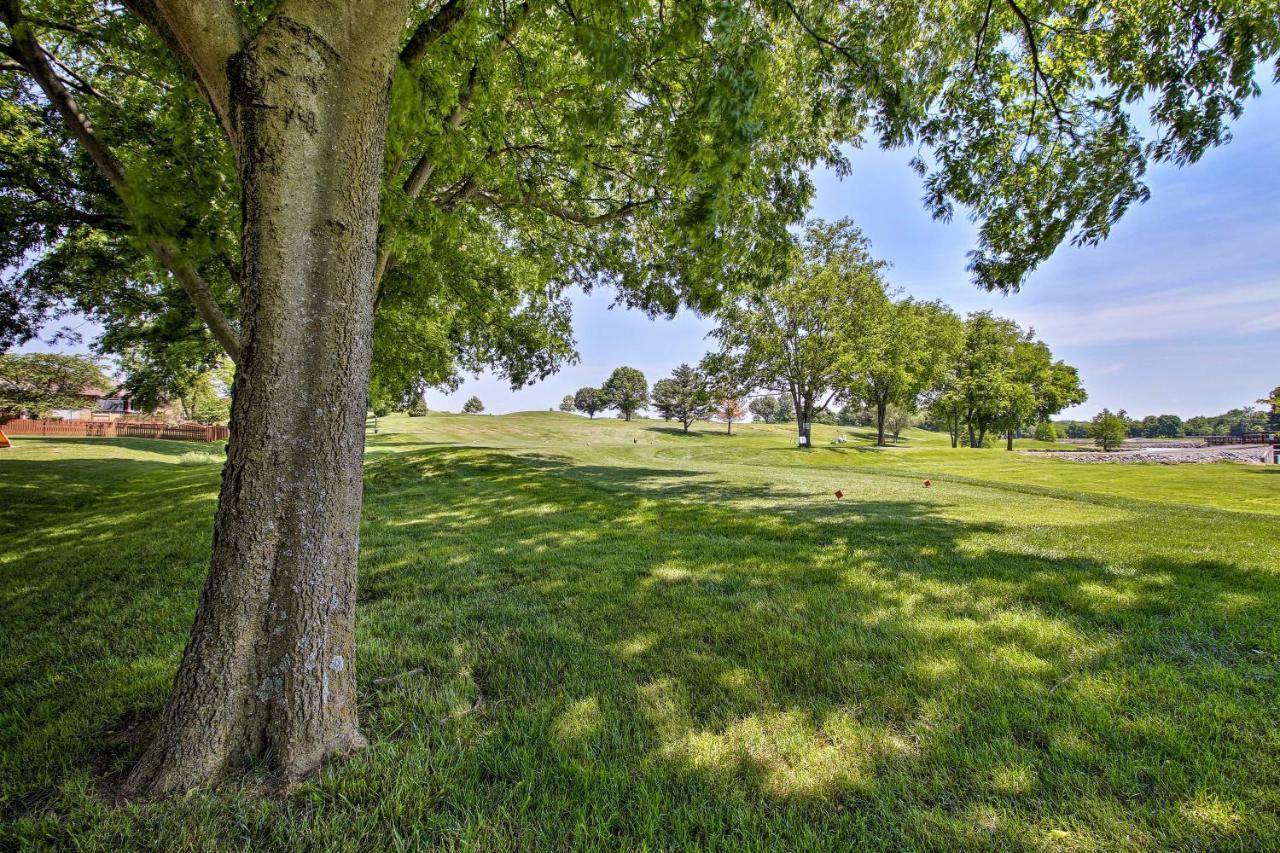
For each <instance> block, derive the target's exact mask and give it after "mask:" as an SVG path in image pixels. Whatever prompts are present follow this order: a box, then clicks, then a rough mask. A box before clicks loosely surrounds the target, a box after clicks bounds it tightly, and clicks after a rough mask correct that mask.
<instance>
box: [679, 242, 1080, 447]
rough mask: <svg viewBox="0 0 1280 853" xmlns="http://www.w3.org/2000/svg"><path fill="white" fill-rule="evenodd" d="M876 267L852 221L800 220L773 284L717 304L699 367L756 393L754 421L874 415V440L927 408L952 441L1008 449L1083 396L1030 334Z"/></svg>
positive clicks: (929, 419) (1068, 372)
mask: <svg viewBox="0 0 1280 853" xmlns="http://www.w3.org/2000/svg"><path fill="white" fill-rule="evenodd" d="M884 266H885V265H884V263H883V262H881V261H879V260H876V259H875V258H873V257H872V255H871V252H870V245H869V243H868V241H867V240H866V238H865V237H863V235H862V234H861V232H859V231H858V229H857V228H856V227H855V226H854V225H853V224H852V223H850V222H849V221H848V220H840V221H838V222H835V223H826V222H823V221H821V220H818V221H814V222H810V223H808V224H807V225H806V229H805V232H804V235H803V238H802V239H801V240H799V241H798V242H797V246H796V249H795V251H794V253H793V255H792V257H791V258H790V260H789V264H788V268H787V274H786V275H785V276H784V277H783V279H782V280H781V281H780V282H778V283H777V284H775V285H774V286H773V287H771V288H770V289H769V290H768V291H766V292H762V293H750V294H747V295H745V296H742V297H740V298H738V299H736V300H734V301H732V302H730V303H729V304H727V305H725V306H723V307H722V308H721V309H720V310H719V312H718V313H717V315H716V319H717V321H718V324H717V326H716V328H715V330H714V331H713V332H712V337H713V338H715V339H716V340H717V342H718V343H719V350H718V351H717V352H716V353H713V354H712V355H710V356H708V357H707V358H706V359H704V362H703V363H704V365H709V366H710V370H711V372H712V373H714V374H715V375H717V376H719V377H721V379H720V382H721V384H722V386H724V387H729V388H733V389H741V390H742V391H743V392H750V393H752V394H755V395H761V394H763V395H764V396H757V399H756V400H754V401H753V402H752V406H753V407H754V408H752V412H753V414H755V415H756V416H757V417H759V418H761V419H763V420H767V421H774V422H777V421H778V420H791V419H792V418H794V419H795V420H797V421H798V422H801V423H803V422H822V421H823V420H830V421H833V422H842V421H844V422H848V423H849V424H850V425H856V424H859V423H869V424H871V425H874V426H875V428H876V436H877V442H878V443H879V444H882V445H883V444H886V443H887V439H888V436H890V435H894V434H895V433H898V432H900V431H901V430H902V429H904V428H905V425H907V424H910V423H911V422H912V421H913V420H914V419H915V418H916V417H917V413H918V412H921V411H923V412H925V413H926V421H925V424H926V425H927V426H930V427H932V428H935V429H941V430H943V431H946V432H948V433H949V434H950V436H951V444H952V446H953V447H957V446H960V445H962V444H963V445H966V446H973V447H981V446H985V445H986V444H987V443H988V441H989V439H990V437H991V436H995V435H1002V436H1004V437H1005V438H1006V440H1007V442H1008V447H1009V448H1010V449H1012V447H1013V439H1014V437H1015V436H1018V435H1022V434H1023V433H1024V432H1027V431H1029V430H1032V429H1034V428H1035V427H1036V426H1037V425H1038V424H1042V423H1044V422H1046V421H1048V420H1049V418H1050V417H1051V416H1053V415H1056V414H1057V413H1058V412H1061V411H1062V410H1063V409H1065V408H1067V407H1068V406H1072V405H1077V404H1079V403H1082V402H1084V400H1085V398H1086V395H1085V392H1084V389H1083V388H1082V387H1081V385H1080V378H1079V374H1078V373H1077V371H1076V369H1075V368H1074V367H1071V366H1070V365H1067V364H1065V363H1064V362H1062V361H1058V360H1055V359H1054V358H1053V354H1052V352H1051V351H1050V350H1049V347H1048V346H1047V345H1046V344H1045V343H1044V342H1043V341H1039V340H1037V339H1036V337H1035V334H1034V331H1032V330H1024V329H1022V328H1021V327H1019V326H1018V324H1017V323H1015V322H1014V321H1012V320H1008V319H1005V318H1001V317H996V316H994V315H993V314H991V313H989V312H979V313H975V314H971V315H970V316H969V317H967V318H964V319H962V318H960V317H959V316H957V315H956V313H955V312H954V311H952V310H951V309H950V308H949V307H948V306H946V305H945V304H943V303H941V302H921V301H917V300H914V299H909V298H897V294H895V293H893V292H891V290H890V288H889V286H888V284H887V283H886V282H885V279H884V276H883V269H884ZM765 400H772V402H764V401H765ZM784 405H785V406H786V409H787V411H786V414H785V415H783V414H782V410H783V407H784ZM835 406H842V408H841V409H840V412H839V413H838V414H837V413H835V412H833V411H832V410H833V407H835ZM792 413H794V414H792Z"/></svg>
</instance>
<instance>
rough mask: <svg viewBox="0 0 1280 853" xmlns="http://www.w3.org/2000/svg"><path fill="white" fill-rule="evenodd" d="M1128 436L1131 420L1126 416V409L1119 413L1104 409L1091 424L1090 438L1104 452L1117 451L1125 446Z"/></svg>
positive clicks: (1095, 416)
mask: <svg viewBox="0 0 1280 853" xmlns="http://www.w3.org/2000/svg"><path fill="white" fill-rule="evenodd" d="M1128 435H1129V418H1128V417H1127V416H1126V415H1125V413H1124V409H1121V410H1120V411H1119V412H1112V411H1111V410H1110V409H1103V410H1102V411H1101V412H1098V414H1096V415H1094V418H1093V421H1092V422H1091V423H1090V424H1089V436H1090V438H1092V439H1093V441H1094V443H1095V444H1097V445H1098V446H1099V447H1101V448H1102V449H1103V450H1115V449H1116V448H1117V447H1119V446H1120V445H1122V444H1124V440H1125V439H1126V438H1127V437H1128Z"/></svg>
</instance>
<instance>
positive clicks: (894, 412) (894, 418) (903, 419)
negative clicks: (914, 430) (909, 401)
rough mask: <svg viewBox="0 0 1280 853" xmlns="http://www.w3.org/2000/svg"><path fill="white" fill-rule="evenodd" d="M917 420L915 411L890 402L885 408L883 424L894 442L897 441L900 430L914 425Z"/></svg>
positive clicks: (900, 433) (900, 434)
mask: <svg viewBox="0 0 1280 853" xmlns="http://www.w3.org/2000/svg"><path fill="white" fill-rule="evenodd" d="M917 420H919V419H918V418H917V417H916V413H915V412H914V411H912V410H911V409H909V408H908V407H906V406H900V405H898V404H897V403H890V404H889V405H888V406H887V407H886V409H885V416H884V425H885V428H886V429H887V430H888V431H889V434H890V435H892V436H893V443H894V444H897V443H898V439H899V438H900V437H901V436H902V431H903V430H904V429H906V428H907V427H911V426H915V424H916V421H917Z"/></svg>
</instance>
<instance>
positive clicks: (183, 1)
mask: <svg viewBox="0 0 1280 853" xmlns="http://www.w3.org/2000/svg"><path fill="white" fill-rule="evenodd" d="M121 2H122V3H123V4H124V6H125V8H127V9H128V10H129V11H130V12H132V13H133V14H134V15H136V16H137V17H138V18H139V19H140V20H141V21H142V22H143V23H145V24H146V25H147V26H148V27H149V28H150V29H151V31H152V32H154V33H155V34H156V36H157V37H158V38H159V39H160V41H162V42H164V44H165V46H166V47H168V48H169V51H170V52H171V53H172V54H173V55H174V56H175V57H176V58H177V59H178V61H179V62H180V63H181V64H182V66H183V67H184V69H185V70H186V71H187V73H188V76H190V77H191V78H192V79H193V80H194V81H195V83H196V85H197V86H199V87H200V90H201V91H202V92H204V95H205V97H206V98H207V99H208V101H209V105H210V106H211V107H213V112H214V115H216V116H217V117H218V123H219V124H220V125H221V126H222V129H223V132H224V133H226V134H227V139H229V140H230V142H231V147H232V150H234V151H236V152H237V158H238V157H239V153H238V152H239V147H240V146H239V144H238V143H239V134H238V133H237V132H236V128H235V122H234V121H233V119H232V115H231V83H230V80H229V79H228V77H227V61H228V60H229V59H230V58H231V57H232V56H234V55H235V54H237V53H239V52H240V50H241V49H242V48H243V47H244V45H245V43H246V42H247V41H248V33H247V32H246V31H245V28H244V24H243V23H242V22H241V21H240V16H239V14H238V13H237V12H236V9H235V7H234V6H233V5H232V4H231V2H230V0H121Z"/></svg>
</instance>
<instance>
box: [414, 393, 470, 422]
mask: <svg viewBox="0 0 1280 853" xmlns="http://www.w3.org/2000/svg"><path fill="white" fill-rule="evenodd" d="M473 399H474V398H473ZM406 413H407V414H408V415H409V417H411V418H425V417H426V416H427V398H426V397H424V396H422V394H420V393H419V394H415V395H414V396H413V399H412V400H410V401H409V408H408V409H407V410H406Z"/></svg>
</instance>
